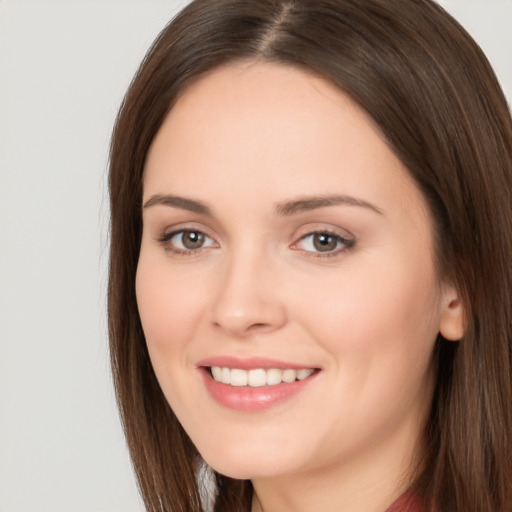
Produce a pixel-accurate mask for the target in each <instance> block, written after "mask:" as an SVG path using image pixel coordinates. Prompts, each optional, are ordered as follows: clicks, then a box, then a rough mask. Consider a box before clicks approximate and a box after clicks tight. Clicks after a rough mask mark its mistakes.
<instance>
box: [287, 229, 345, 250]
mask: <svg viewBox="0 0 512 512" xmlns="http://www.w3.org/2000/svg"><path fill="white" fill-rule="evenodd" d="M352 245H354V243H353V241H351V240H347V239H346V238H343V237H342V236H340V235H335V234H333V233H325V232H318V233H310V234H309V235H306V236H303V237H302V238H301V239H300V240H299V242H298V243H297V247H298V248H299V249H302V250H304V251H308V252H317V253H332V252H335V251H337V250H340V249H343V248H349V247H352Z"/></svg>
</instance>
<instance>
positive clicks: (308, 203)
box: [275, 195, 384, 216]
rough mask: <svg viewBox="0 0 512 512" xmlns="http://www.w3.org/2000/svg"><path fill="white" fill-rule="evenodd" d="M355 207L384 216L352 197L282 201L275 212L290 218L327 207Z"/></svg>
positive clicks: (365, 202) (370, 205)
mask: <svg viewBox="0 0 512 512" xmlns="http://www.w3.org/2000/svg"><path fill="white" fill-rule="evenodd" d="M339 205H346V206H357V207H360V208H366V209H368V210H371V211H373V212H375V213H378V214H379V215H384V212H383V211H382V210H381V209H380V208H378V207H377V206H375V205H373V204H371V203H369V202H368V201H364V200H363V199H358V198H356V197H352V196H344V195H343V196H338V195H334V196H311V197H301V198H299V199H293V200H288V201H283V202H282V203H279V204H277V205H276V208H275V211H276V214H277V215H280V216H290V215H295V214H297V213H302V212H307V211H310V210H316V209H318V208H325V207H327V206H339Z"/></svg>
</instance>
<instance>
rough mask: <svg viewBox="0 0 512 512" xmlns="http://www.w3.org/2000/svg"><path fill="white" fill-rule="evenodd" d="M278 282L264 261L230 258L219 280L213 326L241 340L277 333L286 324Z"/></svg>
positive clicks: (241, 257)
mask: <svg viewBox="0 0 512 512" xmlns="http://www.w3.org/2000/svg"><path fill="white" fill-rule="evenodd" d="M279 281H280V280H279V279H278V278H277V274H276V272H275V270H273V268H272V265H270V264H268V262H266V261H264V260H263V258H257V257H249V256H248V255H245V256H244V255H240V257H238V258H234V257H233V258H231V259H230V261H229V262H225V270H224V271H223V272H221V273H220V274H219V276H218V285H217V286H218V288H217V294H216V296H215V299H214V301H213V304H212V322H213V324H214V325H215V326H216V327H217V328H218V329H222V330H223V331H224V332H225V333H226V334H228V335H230V336H235V337H240V338H244V337H248V336H251V335H254V334H257V333H270V332H273V331H275V330H277V329H280V328H281V327H283V325H285V323H286V321H287V313H286V307H285V304H284V303H283V301H282V299H281V298H280V293H279V289H278V286H279Z"/></svg>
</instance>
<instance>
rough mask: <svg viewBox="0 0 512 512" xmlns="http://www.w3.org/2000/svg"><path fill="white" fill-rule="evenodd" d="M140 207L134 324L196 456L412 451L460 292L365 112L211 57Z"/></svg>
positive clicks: (163, 146)
mask: <svg viewBox="0 0 512 512" xmlns="http://www.w3.org/2000/svg"><path fill="white" fill-rule="evenodd" d="M143 204H144V208H143V219H144V229H143V237H142V245H141V252H140V260H139V265H138V271H137V282H136V291H137V300H138V305H139V310H140V316H141V320H142V325H143V328H144V333H145V336H146V341H147V345H148V349H149V353H150V357H151V361H152V364H153V366H154V369H155V373H156V376H157V378H158V380H159V383H160V385H161V387H162V390H163V392H164V394H165V396H166V398H167V400H168V401H169V403H170V405H171V407H172V409H173V410H174V412H175V413H176V415H177V417H178V418H179V420H180V422H181V423H182V425H183V427H184V428H185V430H186V431H187V433H188V434H189V436H190V437H191V439H192V441H193V442H194V443H195V445H196V446H197V448H198V450H199V452H200V453H201V454H202V456H203V457H204V458H205V460H206V462H208V463H209V464H210V465H211V466H212V467H214V468H215V469H217V470H218V471H220V472H221V473H224V474H227V475H229V476H233V477H237V478H266V477H276V476H279V475H280V476H290V475H293V474H299V473H301V474H306V473H308V472H311V471H313V472H315V471H316V472H318V471H325V470H327V469H328V468H329V470H330V469H333V470H337V471H342V470H343V469H344V468H349V467H353V465H354V464H360V463H361V461H363V460H365V461H370V460H372V461H373V462H374V463H375V464H376V465H377V464H378V462H377V461H378V460H381V459H382V460H383V461H384V460H387V464H388V466H394V465H400V464H402V465H403V464H405V462H404V461H407V460H408V458H410V456H411V453H412V450H413V449H414V447H415V446H416V442H417V438H418V435H419V433H420V431H421V426H422V424H423V421H424V419H425V416H426V414H427V412H428V409H429V405H430V400H431V395H432V390H433V384H434V372H433V364H432V352H433V347H434V343H435V340H436V338H437V335H438V333H439V332H440V331H443V330H444V331H446V332H444V333H443V334H445V336H447V337H450V334H451V332H453V331H454V329H455V330H456V329H457V328H458V324H457V322H456V315H455V313H454V310H455V309H456V308H455V306H454V304H455V303H456V296H455V295H454V291H453V290H452V289H451V288H450V287H449V286H447V285H445V284H443V283H441V282H440V281H439V279H438V278H437V276H436V271H435V268H434V263H433V261H434V258H433V250H434V249H433V226H432V222H431V219H430V216H429V213H428V211H427V208H426V204H425V201H424V199H423V197H422V195H421V193H420V192H419V190H418V188H417V187H416V186H415V184H414V183H413V181H412V180H411V178H410V177H409V175H408V173H407V171H406V169H405V168H404V167H403V165H402V164H401V163H400V161H399V160H398V159H397V158H396V157H395V155H394V154H393V153H392V152H391V150H390V148H389V147H388V145H387V144H386V142H385V141H384V140H383V139H382V137H381V136H380V134H379V132H378V130H377V129H376V127H375V125H374V124H373V122H372V121H371V120H370V119H369V118H368V116H367V115H365V113H364V112H363V111H362V110H360V109H359V108H358V107H357V106H356V105H355V104H354V103H353V102H352V101H351V100H350V99H349V98H348V97H347V96H346V95H344V94H343V93H341V92H340V91H339V90H337V89H336V88H334V87H333V86H332V85H330V84H328V83H327V82H325V81H323V80H322V79H319V78H316V77H314V76H311V75H308V74H306V73H304V72H302V71H299V70H296V69H293V68H288V67H284V66H279V65H274V64H263V63H252V64H251V63H246V64H239V65H236V66H234V65H233V66H229V67H225V68H222V69H219V70H217V71H215V72H214V73H212V74H210V75H209V76H208V77H206V78H204V79H202V80H200V81H199V82H197V83H195V84H194V85H193V86H191V87H190V88H189V89H188V90H187V91H186V92H185V94H184V95H183V96H182V97H181V98H180V100H179V101H178V102H177V104H176V105H175V107H174V108H173V109H172V110H171V112H170V114H169V115H168V116H167V118H166V120H165V121H164V123H163V125H162V127H161V129H160V131H159V132H158V134H157V136H156V138H155V140H154V142H153V144H152V146H151V148H150V151H149V155H148V159H147V164H146V169H145V174H144V196H143ZM450 329H451V330H450ZM212 373H213V375H214V376H212ZM222 381H223V382H222ZM390 459H391V460H392V462H390Z"/></svg>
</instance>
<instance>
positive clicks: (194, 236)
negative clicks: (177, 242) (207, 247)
mask: <svg viewBox="0 0 512 512" xmlns="http://www.w3.org/2000/svg"><path fill="white" fill-rule="evenodd" d="M182 241H183V245H184V246H185V247H186V248H187V249H198V248H199V247H201V246H202V245H203V243H204V235H203V234H202V233H198V232H197V231H185V233H183V237H182Z"/></svg>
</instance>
